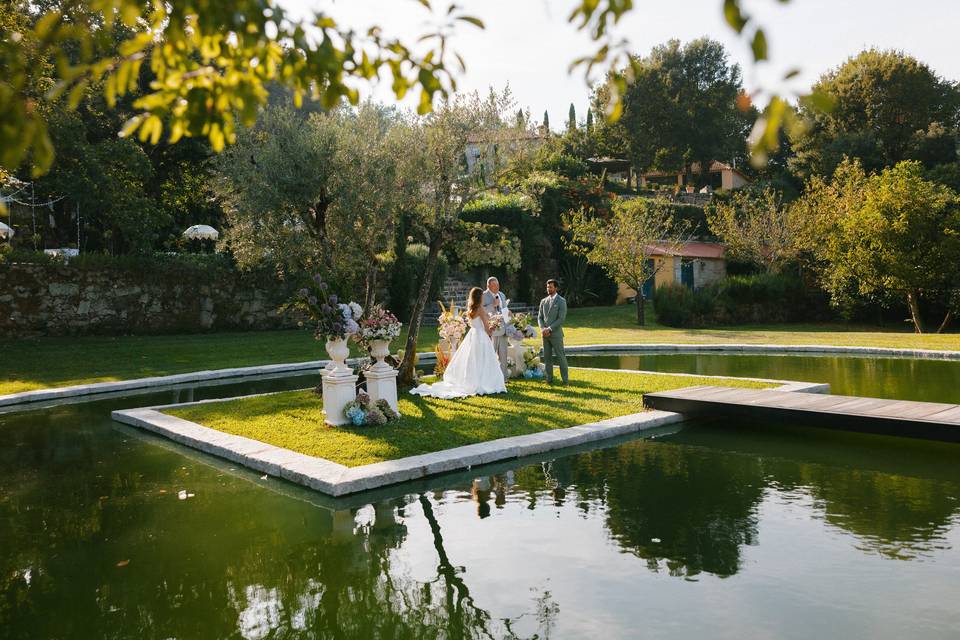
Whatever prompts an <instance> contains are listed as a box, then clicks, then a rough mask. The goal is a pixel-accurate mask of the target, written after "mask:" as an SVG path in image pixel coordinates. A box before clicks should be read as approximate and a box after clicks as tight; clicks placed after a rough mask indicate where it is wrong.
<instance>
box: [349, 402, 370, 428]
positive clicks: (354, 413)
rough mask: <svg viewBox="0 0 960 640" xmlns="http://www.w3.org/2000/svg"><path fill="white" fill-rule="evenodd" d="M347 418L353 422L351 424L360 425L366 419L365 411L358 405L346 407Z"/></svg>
mask: <svg viewBox="0 0 960 640" xmlns="http://www.w3.org/2000/svg"><path fill="white" fill-rule="evenodd" d="M347 418H349V420H350V422H352V423H353V426H355V427H360V426H363V424H364V423H365V422H366V421H367V412H366V411H364V410H363V409H361V408H360V407H350V408H349V409H347Z"/></svg>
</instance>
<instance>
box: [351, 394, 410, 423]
mask: <svg viewBox="0 0 960 640" xmlns="http://www.w3.org/2000/svg"><path fill="white" fill-rule="evenodd" d="M343 414H344V416H345V417H346V418H347V420H349V421H350V424H352V425H353V426H355V427H363V426H377V425H382V424H387V423H388V422H395V421H397V420H399V419H400V416H399V414H397V412H396V411H394V410H393V409H391V408H390V404H389V403H388V402H387V401H386V400H377V401H376V402H373V401H372V400H371V398H370V396H369V395H367V394H366V393H364V392H363V391H361V392H360V393H358V394H357V399H356V400H354V401H353V402H348V403H347V406H346V407H344V409H343Z"/></svg>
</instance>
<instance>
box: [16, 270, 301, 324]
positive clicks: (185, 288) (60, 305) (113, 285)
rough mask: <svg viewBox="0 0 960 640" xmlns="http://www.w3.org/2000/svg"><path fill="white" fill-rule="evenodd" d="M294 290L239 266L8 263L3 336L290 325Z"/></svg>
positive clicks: (292, 320) (293, 322) (292, 321)
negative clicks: (286, 307) (287, 308)
mask: <svg viewBox="0 0 960 640" xmlns="http://www.w3.org/2000/svg"><path fill="white" fill-rule="evenodd" d="M292 288H293V287H292V285H290V284H284V283H270V282H265V281H264V278H263V277H262V276H254V275H251V274H243V273H240V272H237V271H235V270H232V269H209V270H200V269H178V268H176V267H175V266H174V267H170V266H167V267H164V266H159V267H157V268H154V269H149V270H123V269H112V268H102V267H101V268H90V267H87V266H83V267H78V266H73V265H70V264H56V263H48V264H34V263H16V262H14V263H0V337H12V336H23V335H84V334H118V333H120V334H138V333H139V334H150V333H173V332H196V331H207V330H246V329H273V328H283V327H289V326H293V325H295V324H296V322H295V320H294V319H293V318H291V317H289V316H287V315H284V314H280V313H278V311H277V308H278V307H279V306H280V305H281V304H283V303H284V302H285V301H286V300H288V299H289V297H290V294H291V291H292Z"/></svg>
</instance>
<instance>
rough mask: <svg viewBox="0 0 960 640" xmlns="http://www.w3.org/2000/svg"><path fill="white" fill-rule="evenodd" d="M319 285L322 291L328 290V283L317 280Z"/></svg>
mask: <svg viewBox="0 0 960 640" xmlns="http://www.w3.org/2000/svg"><path fill="white" fill-rule="evenodd" d="M319 277H320V276H317V278H319ZM317 283H318V284H319V285H320V291H326V290H327V283H326V282H321V281H320V280H317Z"/></svg>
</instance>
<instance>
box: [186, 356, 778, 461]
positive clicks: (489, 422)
mask: <svg viewBox="0 0 960 640" xmlns="http://www.w3.org/2000/svg"><path fill="white" fill-rule="evenodd" d="M570 375H571V379H570V384H569V385H567V386H550V385H547V384H546V383H544V382H541V381H530V380H518V381H513V382H511V383H510V384H509V387H508V393H507V394H503V395H495V396H478V397H473V398H464V399H461V400H437V399H435V398H421V397H419V396H410V395H408V394H403V397H402V398H401V399H400V412H401V413H402V414H403V418H401V420H400V421H398V422H395V423H392V424H388V425H384V426H381V427H329V426H326V425H325V424H324V422H323V413H322V404H321V400H320V398H319V397H317V396H316V395H314V394H313V393H312V392H311V391H290V392H285V393H277V394H273V395H268V396H253V397H249V398H240V399H237V400H229V401H225V402H211V403H203V404H197V405H194V406H192V407H184V408H180V409H174V410H170V411H169V413H171V414H173V415H176V416H179V417H181V418H184V419H186V420H190V421H191V422H196V423H199V424H202V425H205V426H207V427H211V428H213V429H217V430H220V431H225V432H227V433H233V434H236V435H241V436H245V437H247V438H253V439H254V440H260V441H261V442H266V443H269V444H272V445H276V446H278V447H284V448H286V449H292V450H294V451H299V452H301V453H305V454H307V455H311V456H318V457H321V458H326V459H327V460H333V461H334V462H339V463H340V464H345V465H347V466H350V467H353V466H358V465H363V464H370V463H372V462H379V461H382V460H394V459H397V458H403V457H406V456H412V455H417V454H421V453H430V452H432V451H441V450H443V449H450V448H452V447H459V446H463V445H467V444H473V443H476V442H483V441H486V440H494V439H497V438H504V437H508V436H516V435H523V434H527V433H536V432H539V431H546V430H548V429H562V428H565V427H572V426H576V425H578V424H585V423H588V422H594V421H596V420H602V419H604V418H612V417H615V416H622V415H627V414H629V413H637V412H639V411H642V410H643V402H642V398H643V394H644V393H647V392H651V391H661V390H664V389H675V388H678V387H688V386H693V385H699V384H723V385H727V386H741V387H751V388H761V387H765V386H769V385H766V384H764V383H760V382H751V381H746V380H722V381H717V380H716V379H711V378H699V377H698V378H691V377H686V376H670V375H647V374H624V373H621V372H606V371H590V370H585V369H572V370H571V372H570Z"/></svg>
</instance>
